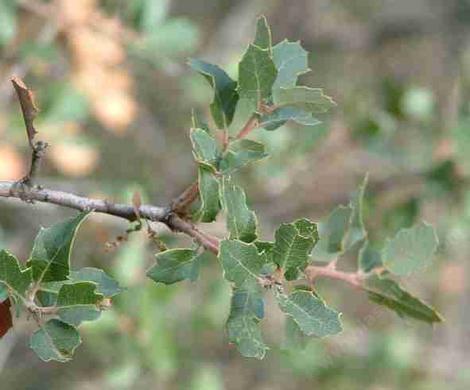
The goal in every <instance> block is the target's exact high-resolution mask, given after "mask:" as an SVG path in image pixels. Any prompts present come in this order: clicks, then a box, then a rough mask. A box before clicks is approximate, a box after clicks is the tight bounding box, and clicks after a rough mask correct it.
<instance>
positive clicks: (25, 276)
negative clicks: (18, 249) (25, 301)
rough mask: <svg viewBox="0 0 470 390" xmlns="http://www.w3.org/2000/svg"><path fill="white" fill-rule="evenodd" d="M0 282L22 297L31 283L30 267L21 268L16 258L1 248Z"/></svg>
mask: <svg viewBox="0 0 470 390" xmlns="http://www.w3.org/2000/svg"><path fill="white" fill-rule="evenodd" d="M0 282H1V283H3V284H4V285H5V286H6V287H7V288H8V289H9V290H11V291H12V292H13V293H15V294H16V295H18V296H20V297H24V296H25V292H26V290H27V289H28V287H29V285H30V284H31V269H30V268H27V269H25V270H22V269H21V267H20V263H19V262H18V259H17V258H16V257H15V256H13V255H12V254H11V253H9V252H7V251H6V250H3V249H2V250H1V251H0ZM1 283H0V284H1Z"/></svg>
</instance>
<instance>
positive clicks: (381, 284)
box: [364, 275, 443, 323]
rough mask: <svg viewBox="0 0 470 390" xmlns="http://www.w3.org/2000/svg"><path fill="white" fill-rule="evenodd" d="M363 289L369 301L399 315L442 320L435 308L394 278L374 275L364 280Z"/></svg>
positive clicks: (429, 320) (426, 320) (424, 319)
mask: <svg viewBox="0 0 470 390" xmlns="http://www.w3.org/2000/svg"><path fill="white" fill-rule="evenodd" d="M364 289H365V290H366V291H367V293H368V297H369V299H370V300H371V301H373V302H375V303H377V304H379V305H382V306H386V307H388V308H389V309H391V310H393V311H394V312H396V313H397V314H398V315H399V316H400V317H406V316H408V317H411V318H414V319H416V320H420V321H424V322H428V323H433V322H442V321H443V319H442V317H441V315H440V314H439V313H438V312H437V311H436V310H434V309H433V308H432V307H430V306H428V305H426V304H425V303H424V302H422V301H420V300H419V299H417V298H415V297H413V296H412V295H411V294H410V293H408V292H407V291H405V290H404V289H403V288H402V287H401V286H400V285H399V284H398V283H397V282H395V281H394V280H391V279H382V278H380V277H378V276H376V275H374V276H372V277H369V278H367V279H366V280H365V282H364Z"/></svg>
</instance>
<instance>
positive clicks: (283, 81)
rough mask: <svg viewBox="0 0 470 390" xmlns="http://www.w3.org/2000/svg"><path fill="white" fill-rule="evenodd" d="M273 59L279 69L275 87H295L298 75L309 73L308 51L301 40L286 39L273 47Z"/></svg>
mask: <svg viewBox="0 0 470 390" xmlns="http://www.w3.org/2000/svg"><path fill="white" fill-rule="evenodd" d="M273 61H274V64H275V65H276V69H277V78H276V81H275V82H274V85H273V89H278V88H281V87H294V86H295V85H296V83H297V77H298V76H300V75H301V74H304V73H307V72H308V71H309V70H310V69H309V67H308V53H307V51H305V50H304V49H303V47H302V46H301V45H300V42H289V41H287V40H284V41H282V42H280V43H278V44H277V45H276V46H274V47H273Z"/></svg>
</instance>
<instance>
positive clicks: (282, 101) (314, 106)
mask: <svg viewBox="0 0 470 390" xmlns="http://www.w3.org/2000/svg"><path fill="white" fill-rule="evenodd" d="M273 97H274V104H276V105H277V106H280V107H282V106H293V107H298V108H301V109H303V110H305V111H308V112H313V113H323V112H326V111H328V110H329V109H330V108H332V107H334V106H335V102H334V101H333V100H332V99H331V98H330V97H329V96H326V95H325V94H324V93H323V90H322V89H320V88H309V87H304V86H297V87H291V88H282V87H281V88H278V89H275V90H274V91H273Z"/></svg>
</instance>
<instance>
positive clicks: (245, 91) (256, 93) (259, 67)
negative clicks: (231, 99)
mask: <svg viewBox="0 0 470 390" xmlns="http://www.w3.org/2000/svg"><path fill="white" fill-rule="evenodd" d="M276 75H277V70H276V66H275V65H274V63H273V60H272V59H271V56H270V54H269V51H268V50H264V49H262V48H260V47H258V46H255V45H250V46H249V47H248V50H247V51H246V52H245V54H244V55H243V58H242V60H241V62H240V64H239V67H238V83H239V91H238V92H239V94H240V98H241V99H243V98H244V99H248V100H249V101H250V104H251V106H252V112H255V111H256V110H257V109H258V105H259V103H260V102H262V101H263V100H264V99H267V98H268V97H269V96H270V95H271V88H272V86H273V83H274V81H275V80H276Z"/></svg>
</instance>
